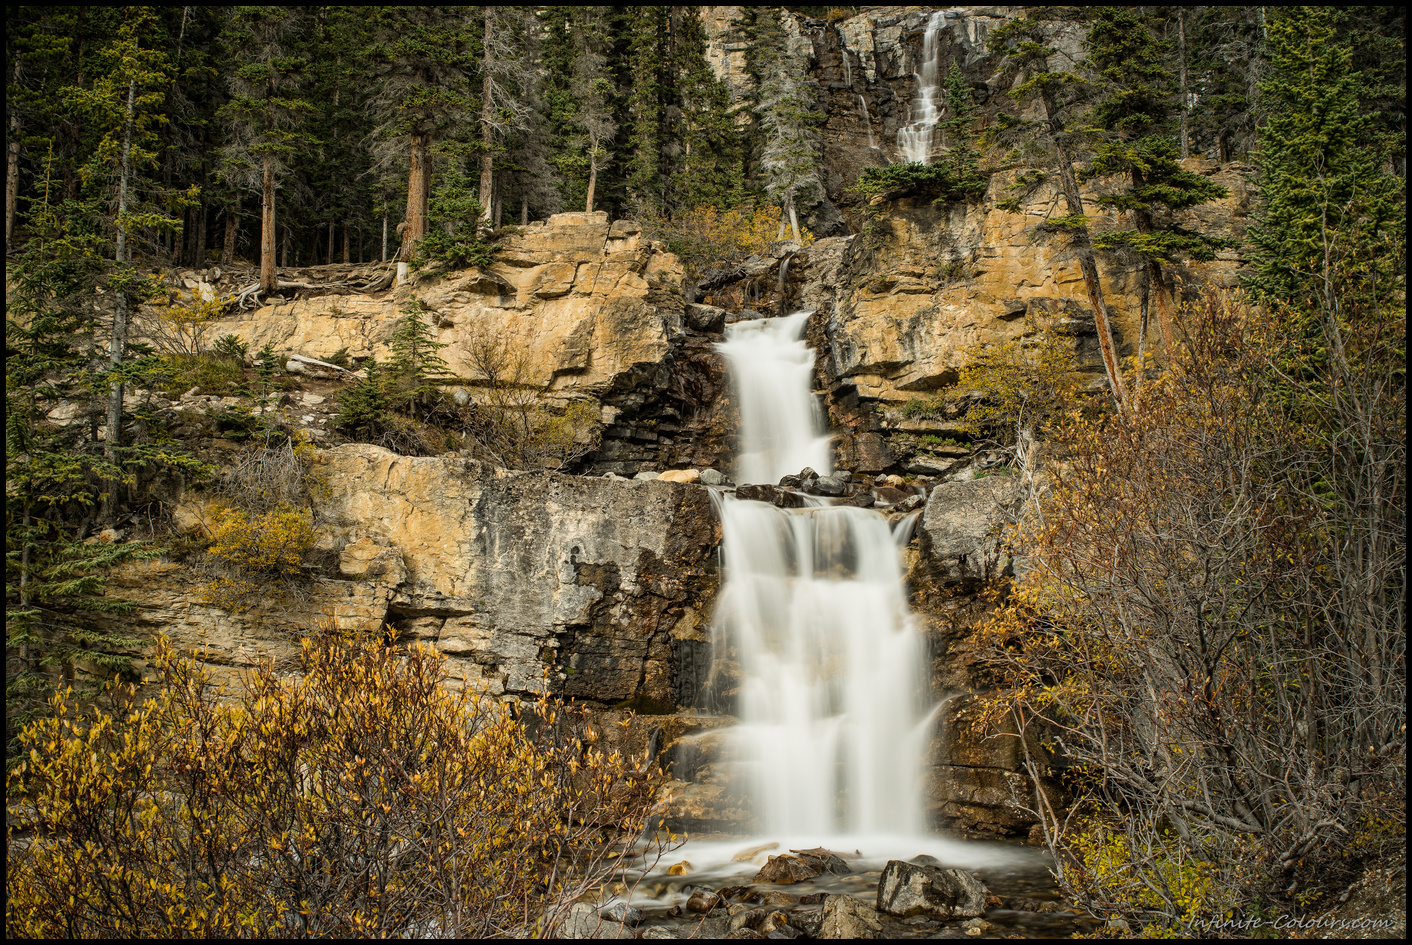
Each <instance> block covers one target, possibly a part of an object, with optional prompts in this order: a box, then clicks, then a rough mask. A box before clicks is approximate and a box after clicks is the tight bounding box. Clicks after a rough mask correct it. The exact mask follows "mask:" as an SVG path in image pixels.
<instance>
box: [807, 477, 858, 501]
mask: <svg viewBox="0 0 1412 945" xmlns="http://www.w3.org/2000/svg"><path fill="white" fill-rule="evenodd" d="M808 488H809V491H810V492H812V493H814V494H815V495H824V496H829V497H832V498H836V497H838V496H841V495H843V494H844V493H845V492H847V491H848V487H847V486H846V485H844V484H843V483H842V482H839V481H838V480H837V479H835V478H834V477H833V476H820V477H819V478H818V479H815V480H814V481H813V482H811V483H810V484H809V487H808Z"/></svg>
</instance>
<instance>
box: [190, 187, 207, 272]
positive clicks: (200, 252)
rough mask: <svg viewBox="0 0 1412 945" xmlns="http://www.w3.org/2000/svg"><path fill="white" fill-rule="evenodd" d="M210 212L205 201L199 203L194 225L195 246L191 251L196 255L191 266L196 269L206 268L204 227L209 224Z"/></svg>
mask: <svg viewBox="0 0 1412 945" xmlns="http://www.w3.org/2000/svg"><path fill="white" fill-rule="evenodd" d="M210 212H211V208H210V206H209V205H208V204H207V203H206V201H204V200H203V201H201V212H200V214H199V215H198V217H197V223H196V245H195V246H194V247H193V249H192V252H193V253H195V255H196V258H195V259H194V260H192V266H193V267H194V268H196V269H204V268H206V227H207V225H208V224H209V222H210V221H209V219H208V218H209V216H210Z"/></svg>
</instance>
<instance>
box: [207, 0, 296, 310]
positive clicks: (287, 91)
mask: <svg viewBox="0 0 1412 945" xmlns="http://www.w3.org/2000/svg"><path fill="white" fill-rule="evenodd" d="M304 26H305V24H304V23H303V22H302V17H301V14H300V13H298V12H297V11H296V10H295V9H294V8H291V7H241V8H239V9H238V10H237V11H236V12H235V14H234V15H233V16H232V17H231V20H230V25H229V32H228V40H227V41H228V42H229V44H230V46H231V48H232V49H233V50H234V51H235V57H236V59H235V62H234V63H233V64H232V71H231V74H230V93H231V98H230V102H229V103H228V104H227V105H226V106H225V108H223V109H222V111H221V114H222V116H223V118H224V119H225V122H226V127H227V128H228V130H229V135H230V143H229V144H228V145H227V147H226V149H225V154H224V161H225V174H226V176H227V177H228V178H229V179H231V180H233V181H236V182H238V183H239V184H241V185H243V186H246V187H250V188H255V187H258V188H259V192H260V291H261V292H263V293H265V294H266V295H273V294H275V293H276V292H278V291H279V280H278V278H277V277H276V275H275V236H276V231H275V227H276V219H275V194H276V190H277V187H278V181H279V178H280V177H281V176H283V175H284V174H286V173H288V171H289V169H290V168H291V166H293V165H294V164H296V163H298V159H299V158H301V157H303V156H306V155H307V154H308V153H309V152H310V151H311V150H312V149H313V147H314V143H313V140H312V138H311V136H310V135H309V134H308V133H307V132H306V131H305V130H304V129H305V128H306V127H307V125H308V122H309V116H310V113H311V112H312V111H313V106H312V104H311V103H310V102H309V100H308V99H306V98H304V97H303V94H302V93H303V91H304V87H305V85H306V82H307V79H308V71H309V62H308V60H307V59H306V58H305V57H304V56H303V55H300V54H299V51H298V49H297V46H298V44H299V43H300V40H301V38H302V37H300V35H299V33H300V31H301V29H303V28H304Z"/></svg>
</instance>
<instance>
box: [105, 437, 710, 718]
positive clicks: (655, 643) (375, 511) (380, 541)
mask: <svg viewBox="0 0 1412 945" xmlns="http://www.w3.org/2000/svg"><path fill="white" fill-rule="evenodd" d="M316 473H317V475H318V476H319V478H320V480H321V481H322V482H323V483H324V484H325V486H326V488H325V489H324V490H321V494H320V495H319V496H317V497H316V500H315V509H314V514H315V520H316V522H318V523H319V529H320V534H321V538H320V540H319V548H320V549H321V550H322V553H323V557H324V558H325V560H327V561H328V566H327V567H326V569H325V571H326V573H325V574H322V575H318V576H315V577H312V578H311V579H310V581H309V583H308V587H307V589H306V593H305V595H304V599H302V600H294V601H290V602H288V603H286V604H282V605H279V606H275V605H273V604H269V603H262V602H259V601H257V602H255V607H254V609H252V610H251V611H250V612H249V613H244V614H232V613H228V612H226V611H222V610H219V609H217V608H215V607H213V606H211V605H209V604H206V603H204V602H203V600H202V597H203V587H204V582H203V581H202V579H201V576H200V575H197V574H193V573H192V572H191V570H190V569H188V568H184V567H182V566H179V565H175V564H160V565H153V564H148V565H137V566H135V567H134V568H132V569H130V570H129V571H126V572H123V575H122V576H121V578H120V580H119V581H118V584H119V592H120V593H123V594H124V596H129V597H130V598H131V599H133V600H135V601H136V602H137V603H138V606H139V612H138V617H137V619H138V620H139V622H140V623H141V624H143V625H144V627H146V628H149V629H156V628H160V629H161V630H163V631H165V632H167V633H168V634H169V635H171V636H173V637H174V639H175V640H176V642H177V643H178V645H179V646H181V647H182V648H185V649H189V650H190V651H192V652H203V653H204V657H203V658H204V659H206V660H207V661H208V662H211V663H214V664H217V665H223V666H228V667H231V668H240V667H243V666H249V665H253V664H254V663H256V662H258V661H262V660H266V659H275V660H276V661H288V660H289V659H292V657H293V655H294V653H295V652H296V651H295V649H294V647H296V646H297V639H298V635H299V632H300V631H301V630H302V629H306V628H308V627H312V626H313V625H314V624H315V622H316V621H317V620H319V619H320V618H321V617H324V616H327V617H330V618H332V619H333V620H334V621H335V622H337V623H340V624H343V625H347V626H363V627H367V628H369V629H376V628H378V627H380V626H381V625H382V624H383V623H388V624H390V625H392V626H393V627H394V628H395V629H396V630H398V631H399V632H400V633H401V634H402V635H403V636H404V637H405V638H408V639H414V640H421V641H424V642H426V643H429V644H431V645H432V646H434V647H435V648H436V649H437V650H439V651H440V652H442V653H443V654H445V655H446V656H447V658H448V661H449V664H450V669H451V670H452V673H453V675H455V676H462V675H464V677H465V678H466V680H467V681H468V682H469V683H471V684H474V685H476V686H478V687H480V688H483V689H485V690H487V691H489V692H491V693H493V694H501V693H508V694H529V693H534V692H537V691H540V690H541V689H542V688H543V687H544V686H545V685H546V684H547V685H548V686H549V688H550V689H551V690H553V691H554V692H556V693H560V694H563V695H565V696H571V697H573V698H577V699H584V700H590V701H594V702H598V703H615V702H619V701H623V700H630V699H638V700H640V701H644V702H646V703H650V704H653V705H659V706H663V707H671V706H673V705H676V704H678V700H679V699H681V700H682V701H684V702H685V703H686V704H690V702H691V701H692V700H693V699H694V697H695V693H696V691H697V688H698V687H699V684H700V683H699V679H697V678H695V676H693V677H692V678H686V677H685V676H684V675H682V673H683V672H692V673H694V674H698V675H704V673H705V671H706V668H705V667H701V668H699V669H697V668H695V667H697V665H698V663H699V662H700V661H699V660H694V659H693V657H694V656H695V655H696V654H697V651H698V650H701V649H703V648H705V649H709V643H708V641H709V636H708V631H707V628H706V625H705V624H706V621H705V618H704V616H703V615H704V614H705V613H707V611H708V608H709V606H710V602H711V600H712V598H713V596H714V593H715V589H716V584H717V577H716V574H715V571H714V559H713V556H712V555H711V550H712V548H713V547H714V546H715V544H716V543H717V542H718V541H719V534H718V532H719V526H718V524H717V522H716V519H715V516H714V515H713V513H712V511H711V506H710V501H709V499H708V497H707V490H706V489H705V487H703V486H698V485H686V484H681V483H672V482H664V481H646V482H635V481H626V480H611V479H602V478H589V477H577V476H566V475H560V474H553V473H529V472H520V473H516V472H509V471H507V470H503V469H497V468H495V467H491V466H488V465H484V464H481V463H477V462H474V461H471V460H467V459H462V458H460V457H419V458H410V457H404V456H399V455H397V454H395V453H391V452H389V451H387V450H384V449H381V448H379V447H375V446H367V445H362V444H356V445H347V446H341V447H338V448H336V449H332V450H327V451H321V452H319V453H318V456H317V465H316ZM184 508H185V511H184V513H183V520H185V521H188V522H190V523H192V524H198V523H199V522H200V520H201V517H202V516H201V503H200V502H199V500H198V499H197V498H196V497H195V496H189V497H188V498H187V501H186V503H185V507H184ZM159 586H160V587H161V590H158V587H159ZM679 670H680V671H679Z"/></svg>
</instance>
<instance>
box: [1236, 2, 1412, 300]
mask: <svg viewBox="0 0 1412 945" xmlns="http://www.w3.org/2000/svg"><path fill="white" fill-rule="evenodd" d="M1339 20H1340V17H1339V13H1338V11H1337V10H1334V9H1333V8H1329V7H1290V8H1287V9H1279V10H1276V11H1272V14H1271V16H1270V19H1269V24H1268V25H1269V32H1270V58H1271V62H1270V74H1269V76H1268V78H1267V79H1266V80H1265V81H1264V82H1262V83H1261V86H1260V89H1261V93H1262V95H1263V96H1264V103H1265V109H1266V113H1267V115H1268V118H1267V121H1266V124H1265V127H1264V128H1263V129H1262V133H1261V155H1260V177H1259V184H1260V198H1261V200H1260V208H1259V210H1258V212H1257V214H1256V223H1255V225H1254V226H1253V227H1252V228H1251V231H1250V232H1251V238H1252V240H1253V242H1254V243H1255V246H1256V252H1255V254H1254V258H1253V260H1252V262H1253V270H1254V272H1253V274H1252V275H1251V277H1250V279H1249V280H1248V287H1249V288H1250V289H1251V290H1253V291H1254V293H1255V294H1256V296H1257V297H1258V298H1261V299H1263V300H1266V301H1269V302H1284V303H1292V304H1295V305H1296V306H1299V304H1300V303H1301V302H1304V301H1306V300H1308V299H1310V297H1311V296H1312V297H1313V298H1314V299H1315V300H1318V301H1320V302H1324V301H1325V300H1326V297H1327V304H1328V307H1329V309H1332V293H1334V292H1335V291H1336V286H1335V284H1334V279H1333V276H1332V268H1333V267H1334V266H1335V264H1336V263H1337V262H1338V261H1339V259H1341V258H1342V259H1357V260H1362V261H1363V262H1364V263H1365V264H1366V265H1369V266H1373V267H1376V266H1378V265H1379V264H1380V262H1381V261H1383V260H1385V259H1387V255H1386V253H1384V252H1382V251H1381V245H1382V244H1383V243H1384V241H1385V240H1389V239H1390V240H1391V242H1393V243H1396V244H1401V243H1402V242H1403V240H1404V239H1405V235H1406V215H1405V214H1406V209H1405V208H1406V181H1405V179H1401V178H1397V177H1395V176H1394V175H1392V174H1390V173H1388V172H1387V168H1386V165H1387V163H1388V161H1387V158H1388V155H1387V154H1386V152H1384V151H1382V150H1381V149H1380V148H1379V147H1378V145H1379V144H1380V143H1381V142H1380V138H1379V136H1377V135H1374V134H1372V133H1371V126H1372V119H1371V117H1370V116H1369V115H1367V114H1364V113H1362V112H1361V110H1360V107H1359V100H1358V82H1359V77H1358V73H1357V72H1355V71H1354V70H1353V69H1352V68H1351V61H1352V51H1351V50H1350V49H1349V48H1348V47H1347V46H1346V45H1344V44H1342V43H1340V42H1339V31H1338V24H1339Z"/></svg>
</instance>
